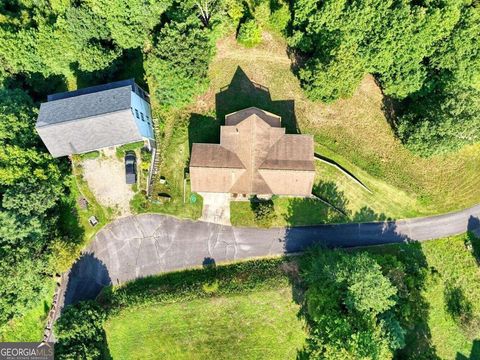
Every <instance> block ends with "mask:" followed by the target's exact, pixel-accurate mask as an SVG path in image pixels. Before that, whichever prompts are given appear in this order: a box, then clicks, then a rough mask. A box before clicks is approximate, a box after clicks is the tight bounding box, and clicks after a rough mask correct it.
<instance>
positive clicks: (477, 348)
mask: <svg viewBox="0 0 480 360" xmlns="http://www.w3.org/2000/svg"><path fill="white" fill-rule="evenodd" d="M478 359H480V340H478V339H476V340H473V343H472V350H471V351H470V356H468V357H467V356H465V355H463V354H460V353H457V356H456V357H455V360H478Z"/></svg>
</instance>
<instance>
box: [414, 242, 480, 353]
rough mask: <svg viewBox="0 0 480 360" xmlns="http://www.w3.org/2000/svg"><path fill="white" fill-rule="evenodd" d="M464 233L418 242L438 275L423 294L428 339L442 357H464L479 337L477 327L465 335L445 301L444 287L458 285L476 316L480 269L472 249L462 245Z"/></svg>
mask: <svg viewBox="0 0 480 360" xmlns="http://www.w3.org/2000/svg"><path fill="white" fill-rule="evenodd" d="M465 237H466V235H461V236H457V237H452V238H447V239H441V240H437V241H430V242H426V243H424V244H423V245H422V248H423V251H424V253H425V257H426V259H427V262H428V265H429V266H431V267H434V268H435V269H436V270H437V271H438V273H439V274H440V276H439V278H440V279H439V280H438V281H432V282H431V284H429V286H428V287H427V289H426V290H425V293H424V295H425V298H426V299H427V301H428V303H429V305H430V309H429V317H428V324H429V327H430V331H431V333H432V343H433V345H434V346H435V348H436V349H437V354H438V355H439V356H440V357H441V358H443V359H454V358H455V356H456V355H457V353H460V354H463V355H464V356H467V358H468V355H469V354H470V351H471V349H472V342H473V340H474V339H476V340H478V341H480V328H479V329H477V331H475V332H474V334H471V335H470V336H468V334H466V333H465V331H462V329H461V328H460V327H459V326H458V325H457V324H456V323H455V321H454V320H453V319H452V316H451V315H450V314H449V313H448V311H447V305H446V300H447V298H448V297H447V296H446V294H447V292H446V287H447V286H453V287H455V288H458V289H460V292H461V293H463V294H464V296H465V298H466V299H467V301H468V302H469V303H470V304H471V305H472V313H473V315H474V316H476V317H480V269H479V264H478V263H477V262H476V260H475V258H474V256H472V253H471V252H470V251H468V250H467V249H466V248H465V245H464V240H465ZM479 246H480V241H479V240H477V247H479ZM475 333H476V334H475ZM477 355H480V354H477ZM472 359H473V358H472Z"/></svg>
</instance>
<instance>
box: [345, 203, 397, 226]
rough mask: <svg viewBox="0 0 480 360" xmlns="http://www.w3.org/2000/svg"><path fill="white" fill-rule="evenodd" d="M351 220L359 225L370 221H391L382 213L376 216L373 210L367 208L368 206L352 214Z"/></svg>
mask: <svg viewBox="0 0 480 360" xmlns="http://www.w3.org/2000/svg"><path fill="white" fill-rule="evenodd" d="M351 220H352V222H354V223H357V222H359V223H360V222H371V221H386V220H392V219H390V218H387V216H386V215H385V214H384V213H380V214H377V213H376V212H375V211H373V209H371V208H369V207H368V206H364V207H362V208H361V209H360V210H358V211H356V212H355V213H354V214H353V216H352V218H351Z"/></svg>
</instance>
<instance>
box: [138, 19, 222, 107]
mask: <svg viewBox="0 0 480 360" xmlns="http://www.w3.org/2000/svg"><path fill="white" fill-rule="evenodd" d="M212 55H213V44H212V43H211V42H210V39H209V37H208V34H207V32H206V30H204V29H201V28H199V27H198V26H196V25H195V24H189V23H170V24H167V25H165V27H163V28H162V30H160V32H159V34H158V39H157V45H156V46H155V48H154V50H153V51H152V52H151V53H150V54H148V56H147V61H146V69H147V76H149V77H150V79H151V81H152V84H153V87H154V89H155V97H156V99H157V100H158V101H159V102H160V105H162V106H165V107H172V106H173V107H182V106H184V105H186V104H188V103H189V102H190V101H191V100H192V98H193V97H194V96H195V95H198V94H199V93H201V92H202V91H203V90H204V89H205V88H206V85H207V71H208V64H209V61H210V59H211V57H212Z"/></svg>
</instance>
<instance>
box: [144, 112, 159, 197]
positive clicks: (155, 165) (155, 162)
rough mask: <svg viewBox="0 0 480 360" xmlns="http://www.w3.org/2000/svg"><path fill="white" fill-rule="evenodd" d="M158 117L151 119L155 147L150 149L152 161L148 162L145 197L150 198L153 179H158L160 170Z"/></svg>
mask: <svg viewBox="0 0 480 360" xmlns="http://www.w3.org/2000/svg"><path fill="white" fill-rule="evenodd" d="M157 123H158V119H153V127H154V131H155V147H154V148H153V149H152V162H151V164H150V171H149V173H148V186H147V197H148V198H151V196H152V190H153V184H155V181H158V175H159V170H160V162H161V159H160V156H161V155H160V151H158V150H157V145H156V144H157V141H159V139H160V130H159V129H158V125H157Z"/></svg>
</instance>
